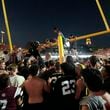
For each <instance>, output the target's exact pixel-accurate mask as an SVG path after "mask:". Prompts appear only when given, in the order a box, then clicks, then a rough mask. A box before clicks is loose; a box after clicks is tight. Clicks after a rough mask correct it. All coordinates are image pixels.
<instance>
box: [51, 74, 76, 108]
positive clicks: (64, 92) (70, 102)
mask: <svg viewBox="0 0 110 110" xmlns="http://www.w3.org/2000/svg"><path fill="white" fill-rule="evenodd" d="M75 83H76V80H75V78H74V77H73V76H62V77H60V78H58V79H57V81H56V82H55V84H54V90H53V102H54V104H55V105H56V109H57V107H58V108H59V107H60V108H61V109H62V110H67V109H68V110H70V109H74V108H75V110H78V108H77V107H78V103H77V101H76V100H75V93H76V84H75Z"/></svg>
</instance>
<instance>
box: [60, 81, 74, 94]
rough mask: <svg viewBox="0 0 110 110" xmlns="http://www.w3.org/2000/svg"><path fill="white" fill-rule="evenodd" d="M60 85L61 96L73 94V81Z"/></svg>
mask: <svg viewBox="0 0 110 110" xmlns="http://www.w3.org/2000/svg"><path fill="white" fill-rule="evenodd" d="M61 85H62V93H63V95H69V94H73V93H74V92H75V90H74V89H75V80H69V81H68V80H66V81H63V82H62V83H61Z"/></svg>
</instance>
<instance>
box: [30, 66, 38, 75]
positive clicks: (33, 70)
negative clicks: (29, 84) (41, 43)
mask: <svg viewBox="0 0 110 110" xmlns="http://www.w3.org/2000/svg"><path fill="white" fill-rule="evenodd" d="M38 69H39V66H38V65H37V64H33V65H31V67H30V68H29V74H31V75H32V76H35V75H37V73H38Z"/></svg>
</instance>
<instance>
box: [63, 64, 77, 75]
mask: <svg viewBox="0 0 110 110" xmlns="http://www.w3.org/2000/svg"><path fill="white" fill-rule="evenodd" d="M61 69H62V70H63V72H64V74H65V75H73V76H74V75H75V68H74V66H72V65H71V64H69V63H62V64H61Z"/></svg>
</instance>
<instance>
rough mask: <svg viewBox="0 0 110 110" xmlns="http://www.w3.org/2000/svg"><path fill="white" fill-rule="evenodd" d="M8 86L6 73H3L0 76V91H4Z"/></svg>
mask: <svg viewBox="0 0 110 110" xmlns="http://www.w3.org/2000/svg"><path fill="white" fill-rule="evenodd" d="M8 84H9V75H8V74H6V73H3V74H1V75H0V89H4V88H6V87H7V86H8Z"/></svg>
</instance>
